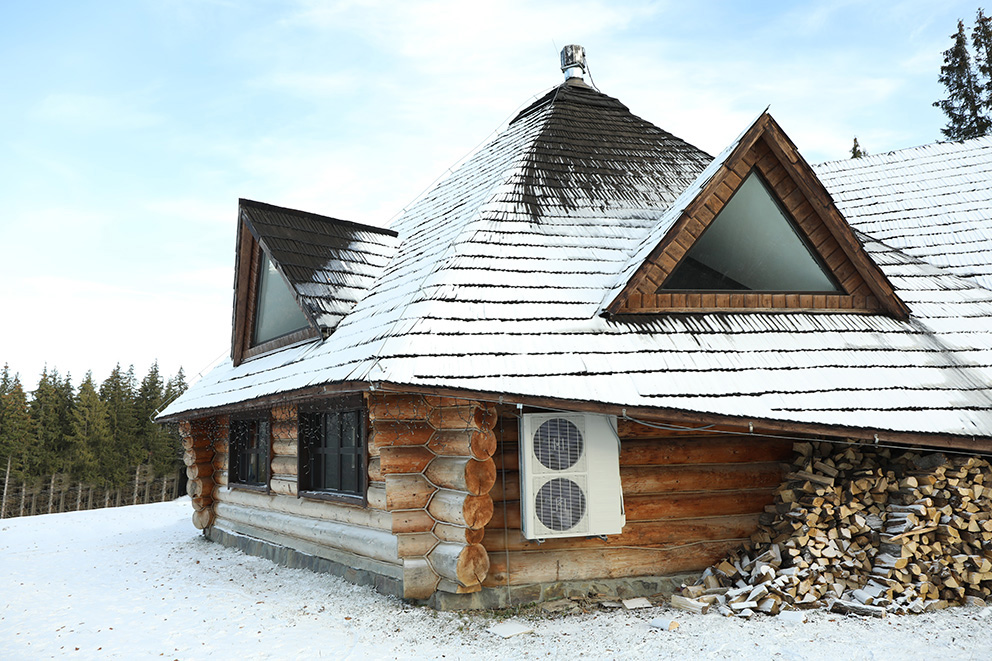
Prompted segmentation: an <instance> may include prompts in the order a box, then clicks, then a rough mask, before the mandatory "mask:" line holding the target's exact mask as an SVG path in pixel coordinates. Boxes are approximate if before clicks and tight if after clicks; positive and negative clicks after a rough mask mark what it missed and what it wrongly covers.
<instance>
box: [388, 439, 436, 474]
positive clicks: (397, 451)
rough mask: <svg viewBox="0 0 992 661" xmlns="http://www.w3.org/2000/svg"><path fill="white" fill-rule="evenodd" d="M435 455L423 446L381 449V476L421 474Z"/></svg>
mask: <svg viewBox="0 0 992 661" xmlns="http://www.w3.org/2000/svg"><path fill="white" fill-rule="evenodd" d="M434 457H435V455H434V453H433V452H431V451H430V450H428V449H427V448H426V447H424V446H419V445H414V446H399V447H383V448H382V449H381V450H380V451H379V461H380V462H381V465H382V468H381V470H382V474H383V475H390V474H394V473H397V474H398V473H421V472H423V470H424V469H425V468H427V464H429V463H431V460H432V459H434Z"/></svg>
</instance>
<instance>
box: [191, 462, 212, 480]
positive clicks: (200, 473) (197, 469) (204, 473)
mask: <svg viewBox="0 0 992 661" xmlns="http://www.w3.org/2000/svg"><path fill="white" fill-rule="evenodd" d="M213 473H214V465H213V464H212V463H202V464H193V465H191V466H187V467H186V477H188V478H189V479H191V480H195V479H196V478H199V477H210V476H211V475H213Z"/></svg>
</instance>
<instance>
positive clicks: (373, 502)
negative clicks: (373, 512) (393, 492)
mask: <svg viewBox="0 0 992 661" xmlns="http://www.w3.org/2000/svg"><path fill="white" fill-rule="evenodd" d="M365 502H366V503H367V504H368V506H369V507H371V508H372V509H377V510H385V509H388V508H387V507H386V485H385V484H384V483H381V482H376V483H374V484H370V485H369V488H368V489H367V490H366V492H365Z"/></svg>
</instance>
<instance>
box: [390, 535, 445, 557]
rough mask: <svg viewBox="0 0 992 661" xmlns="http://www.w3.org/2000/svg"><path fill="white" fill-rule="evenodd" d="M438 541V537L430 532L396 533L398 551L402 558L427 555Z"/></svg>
mask: <svg viewBox="0 0 992 661" xmlns="http://www.w3.org/2000/svg"><path fill="white" fill-rule="evenodd" d="M437 543H438V539H437V537H435V536H434V535H433V534H432V533H429V532H415V533H404V534H401V535H396V549H397V550H396V553H397V554H398V555H399V556H400V557H401V558H409V557H414V556H425V555H427V553H428V552H430V550H431V549H432V548H434V546H435V545H436V544H437Z"/></svg>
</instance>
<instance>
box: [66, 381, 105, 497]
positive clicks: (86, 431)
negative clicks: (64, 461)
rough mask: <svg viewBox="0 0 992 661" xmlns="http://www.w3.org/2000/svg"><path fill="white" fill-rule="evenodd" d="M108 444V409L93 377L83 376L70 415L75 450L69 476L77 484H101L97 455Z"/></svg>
mask: <svg viewBox="0 0 992 661" xmlns="http://www.w3.org/2000/svg"><path fill="white" fill-rule="evenodd" d="M109 440H110V424H109V423H108V420H107V405H106V404H104V403H103V402H102V401H100V395H98V394H97V392H96V386H95V385H93V374H92V373H91V372H87V373H86V377H85V378H84V379H83V382H82V383H81V384H79V392H78V393H77V394H76V405H75V407H74V408H73V412H72V443H71V444H72V446H73V447H74V448H75V452H74V459H75V460H74V462H73V465H72V467H71V469H70V470H71V472H72V475H73V477H74V478H75V479H77V480H84V481H86V482H88V483H90V484H100V483H102V482H103V481H104V480H103V479H102V475H101V472H100V468H101V467H100V464H99V463H98V462H97V453H98V452H99V451H100V449H101V448H102V447H103V446H104V445H105V444H106V443H107V442H108V441H109Z"/></svg>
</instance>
